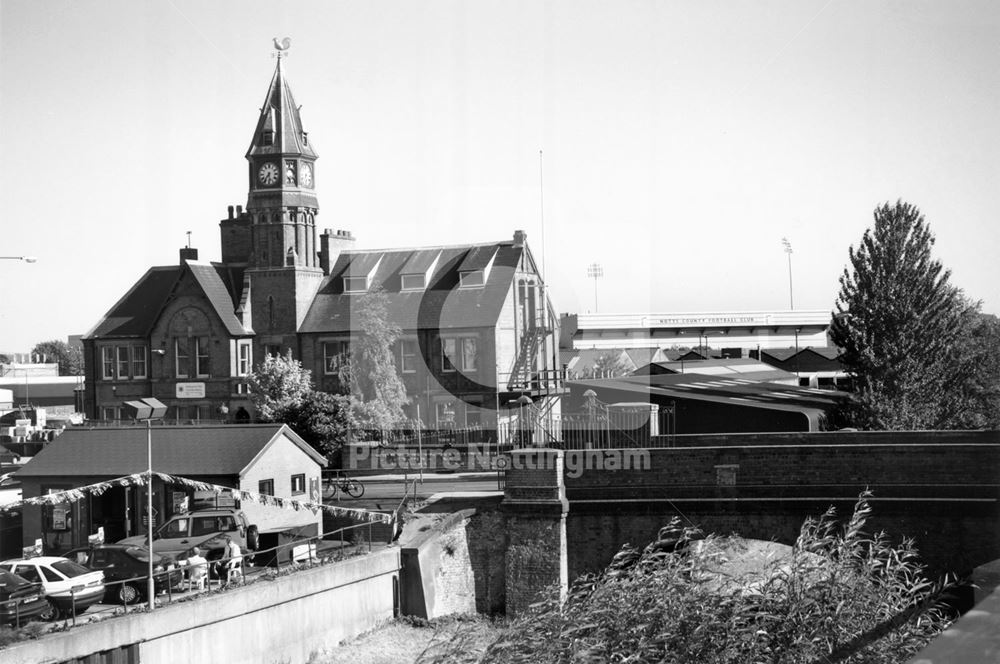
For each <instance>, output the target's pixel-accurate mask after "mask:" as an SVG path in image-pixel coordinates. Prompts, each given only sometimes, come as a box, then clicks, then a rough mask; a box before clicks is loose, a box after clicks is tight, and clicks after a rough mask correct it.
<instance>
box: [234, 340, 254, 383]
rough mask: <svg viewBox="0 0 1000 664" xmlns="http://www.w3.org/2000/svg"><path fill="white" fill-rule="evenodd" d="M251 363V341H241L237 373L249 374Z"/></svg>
mask: <svg viewBox="0 0 1000 664" xmlns="http://www.w3.org/2000/svg"><path fill="white" fill-rule="evenodd" d="M251 365H252V362H251V355H250V342H249V341H241V342H240V343H239V365H238V366H237V368H236V375H238V376H246V375H248V374H249V373H250V367H251Z"/></svg>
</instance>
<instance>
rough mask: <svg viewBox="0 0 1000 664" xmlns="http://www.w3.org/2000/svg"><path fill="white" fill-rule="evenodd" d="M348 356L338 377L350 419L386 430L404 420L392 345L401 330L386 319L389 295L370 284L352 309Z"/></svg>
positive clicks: (403, 397)
mask: <svg viewBox="0 0 1000 664" xmlns="http://www.w3.org/2000/svg"><path fill="white" fill-rule="evenodd" d="M351 332H352V333H353V334H354V335H355V337H354V338H352V340H351V346H350V357H349V359H348V361H347V362H344V363H342V364H341V367H340V371H339V372H338V374H339V379H340V382H341V385H344V386H348V390H349V391H348V396H349V397H350V400H351V413H352V415H351V419H352V421H354V422H356V423H357V424H358V426H359V427H360V428H366V429H378V430H383V431H384V430H387V429H392V428H394V427H398V426H402V425H403V424H404V423H405V422H406V421H407V418H406V414H405V413H404V412H403V406H404V405H405V404H407V403H408V402H409V399H408V398H407V396H406V386H405V385H403V381H402V380H401V379H400V377H399V374H398V373H397V372H396V362H395V357H394V354H393V345H394V344H395V343H396V341H397V340H398V339H399V337H400V335H401V334H402V331H401V330H400V328H399V326H398V325H396V324H395V323H393V322H392V320H391V319H390V318H389V298H388V296H387V295H386V294H385V291H384V290H383V289H382V288H381V286H378V285H375V286H373V287H372V288H371V289H370V290H369V291H368V292H367V293H365V294H364V295H362V296H361V297H360V298H358V302H357V305H356V306H355V307H354V309H353V311H352V317H351Z"/></svg>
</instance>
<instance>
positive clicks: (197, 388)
mask: <svg viewBox="0 0 1000 664" xmlns="http://www.w3.org/2000/svg"><path fill="white" fill-rule="evenodd" d="M177 398H178V399H204V398H205V383H177Z"/></svg>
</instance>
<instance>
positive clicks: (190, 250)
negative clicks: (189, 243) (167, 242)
mask: <svg viewBox="0 0 1000 664" xmlns="http://www.w3.org/2000/svg"><path fill="white" fill-rule="evenodd" d="M196 260H198V250H197V249H195V248H194V247H181V265H184V261H196Z"/></svg>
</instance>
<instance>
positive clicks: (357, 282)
mask: <svg viewBox="0 0 1000 664" xmlns="http://www.w3.org/2000/svg"><path fill="white" fill-rule="evenodd" d="M367 290H368V277H344V292H345V293H364V292H366V291H367Z"/></svg>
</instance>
